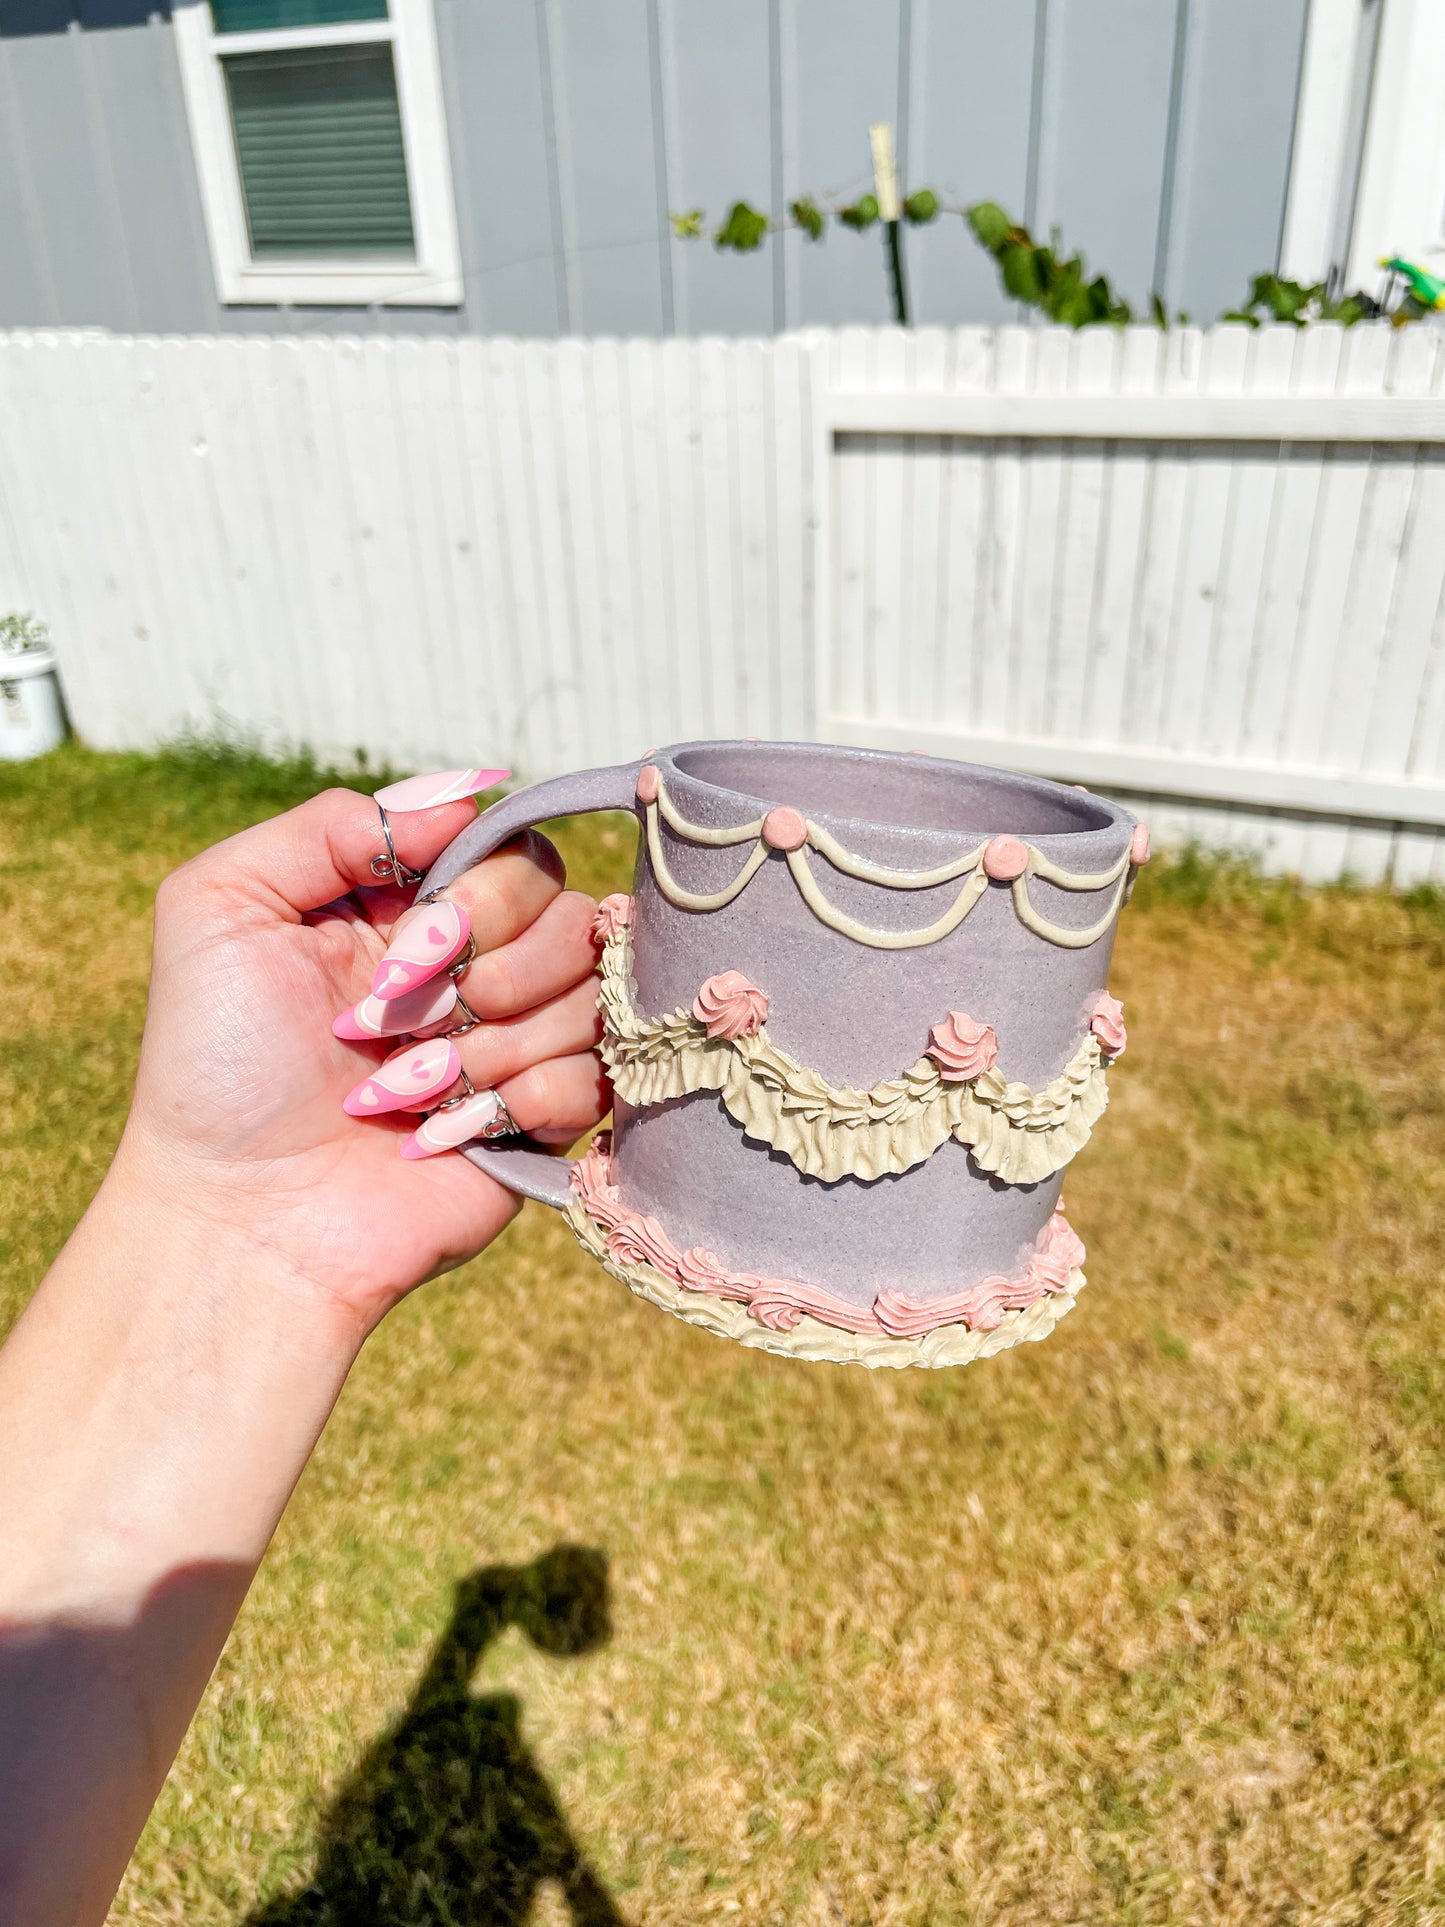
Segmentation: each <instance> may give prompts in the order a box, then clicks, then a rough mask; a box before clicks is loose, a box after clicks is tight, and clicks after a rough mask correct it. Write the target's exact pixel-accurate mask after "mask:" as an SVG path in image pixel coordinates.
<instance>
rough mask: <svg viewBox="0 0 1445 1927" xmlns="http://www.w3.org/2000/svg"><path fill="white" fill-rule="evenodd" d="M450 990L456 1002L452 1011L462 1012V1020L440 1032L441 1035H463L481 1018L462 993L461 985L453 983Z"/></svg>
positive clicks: (479, 1021) (475, 1025)
mask: <svg viewBox="0 0 1445 1927" xmlns="http://www.w3.org/2000/svg"><path fill="white" fill-rule="evenodd" d="M452 990H453V994H454V995H455V997H456V1003H455V1004H454V1005H453V1006H452V1008H453V1010H454V1011H457V1010H459V1011H460V1012H461V1013H462V1021H461V1022H460V1023H459V1024H453V1025H452V1026H451V1027H450V1029H448V1030H444V1031H442V1032H441V1033H440V1034H441V1035H442V1036H443V1037H464V1036H465V1035H466V1033H467V1032H468V1031H469V1030H475V1029H476V1027H477V1025H478V1024H479V1023H481V1021H482V1020H481V1018H480V1017H478V1015H477V1013H476V1012H475V1011H474V1010H473V1009H472V1007H471V1005H470V1004H469V1003H468V1002H467V1000H466V998H465V997H464V996H463V995H462V987H461V985H460V984H454V985H453V986H452Z"/></svg>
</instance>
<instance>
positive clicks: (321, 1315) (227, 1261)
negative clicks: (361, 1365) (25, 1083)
mask: <svg viewBox="0 0 1445 1927" xmlns="http://www.w3.org/2000/svg"><path fill="white" fill-rule="evenodd" d="M270 1216H271V1213H270V1212H269V1211H268V1210H267V1209H266V1208H265V1204H264V1202H263V1201H262V1200H261V1199H258V1197H257V1196H256V1191H255V1185H254V1180H251V1181H250V1182H245V1181H242V1180H241V1179H239V1178H238V1179H235V1180H233V1181H232V1180H228V1179H226V1178H225V1177H221V1176H217V1175H216V1174H215V1173H214V1172H211V1171H198V1170H196V1169H195V1168H194V1167H191V1166H188V1165H186V1164H184V1163H183V1162H181V1161H179V1160H178V1159H177V1158H176V1157H175V1156H174V1155H169V1156H166V1155H162V1154H160V1153H158V1152H157V1151H156V1149H155V1148H154V1147H153V1146H152V1145H151V1143H150V1142H149V1139H148V1137H147V1135H146V1134H145V1133H144V1132H143V1131H140V1130H137V1129H136V1128H135V1125H134V1121H132V1124H131V1125H128V1126H127V1129H126V1131H125V1134H124V1136H123V1137H122V1139H121V1142H120V1145H119V1147H118V1149H117V1151H116V1154H115V1157H114V1159H113V1160H112V1162H111V1166H110V1169H109V1171H108V1172H107V1173H106V1176H105V1179H104V1181H103V1182H102V1184H101V1187H100V1189H99V1191H98V1192H97V1193H96V1195H95V1198H94V1199H93V1200H92V1202H91V1205H90V1208H89V1210H88V1211H87V1212H86V1214H85V1217H84V1218H83V1219H82V1220H81V1224H80V1226H79V1227H77V1233H76V1235H77V1236H80V1235H82V1234H87V1233H97V1232H98V1233H100V1234H101V1235H102V1236H103V1237H105V1238H106V1239H116V1240H119V1241H120V1243H121V1244H122V1245H126V1246H130V1247H133V1248H139V1249H140V1250H141V1251H143V1252H144V1253H145V1254H146V1261H147V1283H148V1285H149V1286H150V1287H151V1288H153V1289H156V1290H163V1289H165V1280H166V1277H167V1274H178V1275H179V1276H180V1277H182V1278H183V1279H185V1280H186V1281H188V1283H189V1287H190V1289H192V1290H194V1289H195V1288H196V1286H197V1283H198V1281H201V1280H206V1281H210V1282H211V1283H212V1284H213V1285H214V1287H215V1288H216V1297H215V1309H216V1310H217V1312H220V1311H221V1310H222V1309H223V1308H229V1310H230V1311H231V1312H232V1313H233V1314H234V1319H235V1323H236V1326H237V1330H238V1336H239V1335H242V1334H244V1333H245V1332H246V1331H247V1330H248V1329H249V1330H250V1331H251V1332H252V1333H253V1335H255V1336H259V1334H260V1331H261V1329H263V1328H264V1329H268V1330H269V1329H272V1328H277V1329H283V1330H285V1331H286V1332H287V1334H288V1335H289V1337H290V1339H291V1342H292V1343H293V1344H295V1345H296V1346H297V1347H299V1348H301V1349H303V1350H305V1351H306V1352H308V1353H311V1354H314V1355H315V1356H317V1357H318V1359H321V1358H324V1359H327V1360H331V1361H334V1362H335V1363H337V1364H338V1365H339V1366H340V1368H341V1370H342V1372H343V1375H344V1373H345V1372H346V1371H347V1370H348V1369H349V1368H350V1366H351V1365H352V1363H353V1362H354V1361H355V1358H356V1356H357V1353H358V1352H359V1351H360V1349H361V1347H362V1345H363V1344H364V1343H365V1341H366V1338H367V1337H368V1335H369V1333H370V1331H371V1329H372V1325H373V1323H374V1321H368V1320H367V1319H366V1318H364V1317H363V1316H362V1314H361V1313H360V1312H359V1311H358V1309H357V1308H356V1306H355V1305H354V1304H352V1303H351V1302H349V1301H347V1300H346V1299H343V1298H339V1297H337V1296H336V1294H335V1293H333V1292H330V1291H328V1290H326V1289H325V1287H324V1286H323V1285H322V1284H321V1283H320V1282H319V1281H318V1279H317V1278H316V1277H315V1276H314V1275H313V1274H312V1273H311V1272H309V1271H308V1270H307V1268H306V1267H305V1265H304V1264H302V1263H300V1262H298V1260H297V1258H296V1256H295V1255H294V1253H293V1252H292V1251H291V1250H290V1249H289V1248H288V1247H287V1246H286V1245H283V1244H282V1243H281V1242H280V1241H279V1240H278V1239H277V1238H276V1237H274V1236H273V1235H272V1234H271V1232H270V1230H269V1228H268V1221H269V1218H270Z"/></svg>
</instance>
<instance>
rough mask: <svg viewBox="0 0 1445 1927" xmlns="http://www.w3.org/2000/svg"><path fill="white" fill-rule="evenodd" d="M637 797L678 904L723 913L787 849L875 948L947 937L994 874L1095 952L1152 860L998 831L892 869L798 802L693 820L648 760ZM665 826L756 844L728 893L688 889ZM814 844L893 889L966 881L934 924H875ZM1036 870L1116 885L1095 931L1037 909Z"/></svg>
mask: <svg viewBox="0 0 1445 1927" xmlns="http://www.w3.org/2000/svg"><path fill="white" fill-rule="evenodd" d="M637 794H638V800H639V802H640V803H641V804H642V806H643V818H644V827H645V831H646V836H647V854H648V858H649V860H650V862H651V864H652V873H653V877H654V879H655V880H656V883H657V887H658V889H659V890H660V891H661V892H662V894H663V896H664V897H666V898H667V900H668V902H669V903H671V904H674V905H676V907H677V908H678V909H680V910H721V909H722V908H724V906H725V905H727V904H729V903H731V902H733V900H734V899H735V898H736V897H739V896H741V894H742V892H743V891H744V890H745V889H746V888H747V886H748V885H749V884H750V883H751V882H752V880H753V878H754V877H755V876H756V875H757V873H758V871H759V870H760V869H761V868H762V866H763V865H764V863H766V862H767V860H768V855H769V852H770V851H771V850H778V851H779V852H780V853H781V854H782V855H783V857H784V859H785V861H786V863H787V865H788V868H789V870H790V871H791V872H792V876H793V881H794V883H795V884H796V885H797V887H798V891H799V894H800V895H801V896H802V898H803V901H804V902H805V903H806V904H807V906H808V908H809V909H810V910H811V911H812V912H813V914H814V916H815V917H817V918H818V919H819V921H820V922H822V923H825V924H827V926H828V928H829V929H830V930H837V931H838V932H840V933H841V934H842V935H843V936H845V937H851V938H852V939H853V941H854V942H855V943H862V944H867V945H868V946H869V948H870V949H874V950H914V949H917V948H919V947H920V946H921V945H924V944H931V943H937V942H939V940H940V939H941V938H943V937H946V936H948V935H949V934H950V932H952V931H954V930H956V929H957V928H958V926H959V925H960V924H961V923H962V922H963V920H964V918H965V917H966V916H967V915H968V913H969V911H970V910H972V908H973V907H974V905H975V904H976V903H977V902H978V900H979V899H980V897H982V896H983V894H984V892H985V891H986V890H987V889H988V886H989V881H990V879H992V880H993V881H994V882H997V883H1006V884H1008V886H1009V889H1010V891H1011V892H1012V895H1013V903H1014V912H1015V914H1016V915H1017V917H1018V920H1019V922H1020V923H1021V924H1023V925H1024V927H1025V928H1026V929H1028V930H1032V931H1033V933H1034V935H1035V936H1037V937H1043V938H1044V939H1045V940H1046V941H1047V942H1049V943H1052V944H1057V945H1058V946H1059V947H1060V949H1064V950H1086V949H1087V948H1088V947H1089V945H1090V944H1093V943H1097V942H1098V941H1099V939H1100V937H1102V936H1103V935H1104V934H1105V932H1106V931H1107V930H1108V929H1109V928H1110V926H1111V925H1112V923H1113V921H1114V918H1115V917H1116V916H1117V915H1118V912H1119V907H1120V905H1121V904H1122V903H1123V902H1124V899H1125V898H1126V897H1127V895H1128V893H1129V889H1130V886H1131V884H1132V882H1133V878H1134V869H1135V868H1136V867H1137V865H1138V864H1139V863H1141V862H1143V861H1145V860H1146V858H1147V853H1148V846H1147V842H1146V843H1145V844H1144V845H1142V846H1140V845H1138V844H1136V843H1131V845H1130V847H1129V848H1128V849H1127V850H1125V851H1124V853H1123V855H1122V856H1120V857H1119V858H1118V860H1117V861H1116V862H1114V863H1112V864H1110V866H1109V868H1108V869H1107V870H1100V871H1097V872H1079V871H1073V870H1065V869H1062V868H1061V867H1060V866H1059V865H1058V864H1057V863H1054V862H1053V861H1051V859H1050V858H1048V857H1046V856H1045V855H1044V853H1043V851H1042V850H1037V849H1035V848H1034V846H1033V845H1032V844H1030V843H1025V842H1023V841H1022V840H1021V839H1020V838H1018V837H1014V836H995V837H989V838H986V839H985V840H984V841H983V842H982V843H980V844H978V845H977V847H976V848H974V849H972V850H967V851H964V852H963V853H962V854H961V855H959V856H956V857H951V858H949V859H948V860H947V861H946V862H944V863H940V864H938V865H937V866H936V867H935V868H933V869H931V870H891V869H889V868H888V867H887V866H886V865H884V864H881V863H873V862H871V861H870V860H869V859H868V858H866V857H860V856H854V855H853V854H852V852H851V851H849V850H846V849H844V847H843V845H842V844H841V843H839V842H838V840H837V838H836V837H834V836H833V835H831V834H830V832H829V831H827V830H825V829H824V828H823V827H822V826H821V824H818V823H814V822H811V821H810V820H809V819H807V818H805V817H803V816H802V815H800V813H799V812H798V811H796V810H793V809H787V808H782V809H775V810H770V811H769V812H768V814H767V815H766V816H760V817H758V818H757V819H756V820H755V821H753V822H751V823H739V824H738V825H737V826H736V827H735V828H731V829H712V828H710V827H708V826H707V825H705V824H701V823H689V822H688V820H687V818H686V817H684V816H682V815H680V814H679V812H678V809H677V806H676V805H675V804H674V803H673V801H672V799H671V798H670V797H669V796H668V794H667V791H666V789H665V788H664V787H663V784H662V776H661V771H660V770H658V769H657V767H656V766H655V765H654V764H651V763H648V764H645V765H644V767H643V769H642V772H641V775H640V777H639V779H638V786H637ZM663 823H665V824H666V825H667V827H668V829H670V830H671V831H672V833H673V835H674V836H677V837H680V838H681V839H682V840H683V841H684V842H686V843H694V844H698V845H700V846H702V847H704V848H710V849H726V848H730V847H732V846H735V845H741V844H744V843H751V844H752V846H753V847H752V849H751V851H750V852H749V853H748V856H747V859H746V861H745V862H744V863H743V865H742V867H741V868H740V869H739V870H738V872H737V874H736V876H734V878H733V879H732V881H731V882H730V883H726V884H724V885H723V887H722V888H721V889H720V890H711V891H706V892H700V891H695V890H688V889H685V888H684V887H683V885H682V884H681V883H679V882H678V880H677V878H676V877H675V876H674V875H673V874H672V872H671V870H670V869H669V868H668V864H667V854H666V852H665V850H664V849H663V846H662V835H661V828H660V826H661V825H662V824H663ZM810 849H812V850H816V851H817V852H818V854H819V855H820V856H821V857H823V858H825V859H826V860H827V862H829V863H830V864H831V865H832V866H833V868H834V869H835V870H838V871H841V872H842V874H843V875H844V876H849V877H856V878H857V879H858V880H859V881H860V882H864V883H876V884H880V885H882V887H883V888H884V889H887V890H930V889H933V888H934V887H935V886H936V885H938V884H941V883H955V882H957V883H960V888H959V892H958V895H957V896H956V897H955V898H954V900H953V902H952V903H951V904H950V905H949V907H948V909H947V910H945V911H944V913H943V915H942V916H941V917H939V918H937V919H936V921H935V922H933V923H930V924H926V925H923V926H922V927H920V928H919V929H916V930H875V929H872V928H870V926H869V925H867V924H865V923H860V922H859V921H858V919H857V918H856V917H851V916H849V915H848V914H847V912H846V911H843V910H839V909H838V908H837V907H836V905H834V904H831V903H830V902H829V901H828V899H827V897H826V896H825V895H824V893H823V891H822V889H821V888H820V886H819V883H818V879H817V878H816V877H815V876H814V875H813V871H812V867H811V865H810V864H809V862H808V851H809V850H810ZM1031 877H1042V878H1043V880H1044V881H1045V882H1046V883H1052V884H1054V885H1055V886H1056V888H1058V889H1060V890H1068V891H1071V892H1073V891H1088V892H1093V891H1102V890H1109V889H1111V886H1112V893H1111V895H1110V898H1109V905H1108V908H1107V909H1106V910H1105V911H1104V913H1103V915H1102V916H1100V917H1098V918H1097V919H1096V920H1095V921H1094V922H1093V923H1091V924H1090V925H1089V926H1088V927H1087V928H1086V929H1083V930H1072V929H1070V928H1069V927H1068V926H1067V925H1065V924H1060V923H1055V922H1053V921H1052V919H1051V918H1049V917H1046V916H1044V915H1042V913H1041V912H1040V911H1038V910H1036V909H1035V908H1034V904H1033V901H1032V899H1031V898H1030V896H1029V879H1030V878H1031ZM960 880H961V881H960Z"/></svg>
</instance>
